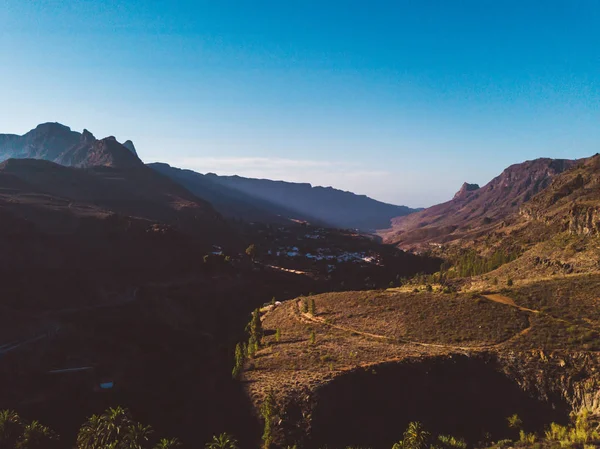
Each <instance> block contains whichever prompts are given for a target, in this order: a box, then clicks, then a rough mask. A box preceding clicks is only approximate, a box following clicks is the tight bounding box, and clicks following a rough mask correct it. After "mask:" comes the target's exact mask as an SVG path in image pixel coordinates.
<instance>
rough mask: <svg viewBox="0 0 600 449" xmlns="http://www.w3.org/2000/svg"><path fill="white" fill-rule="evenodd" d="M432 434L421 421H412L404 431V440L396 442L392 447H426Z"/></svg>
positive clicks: (417, 448)
mask: <svg viewBox="0 0 600 449" xmlns="http://www.w3.org/2000/svg"><path fill="white" fill-rule="evenodd" d="M430 436H431V435H430V433H429V432H427V431H426V430H425V429H424V428H423V425H422V424H421V423H420V422H411V423H410V424H409V425H408V427H407V429H406V431H405V432H404V438H403V439H402V441H399V442H397V443H396V444H394V446H392V449H425V448H426V447H427V441H428V440H429V438H430Z"/></svg>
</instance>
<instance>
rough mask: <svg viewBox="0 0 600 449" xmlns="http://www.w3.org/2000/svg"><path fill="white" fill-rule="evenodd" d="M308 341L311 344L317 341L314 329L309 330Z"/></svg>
mask: <svg viewBox="0 0 600 449" xmlns="http://www.w3.org/2000/svg"><path fill="white" fill-rule="evenodd" d="M309 342H310V344H311V345H314V344H315V343H316V342H317V334H315V331H311V333H310V336H309Z"/></svg>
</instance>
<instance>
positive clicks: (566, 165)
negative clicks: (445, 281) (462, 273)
mask: <svg viewBox="0 0 600 449" xmlns="http://www.w3.org/2000/svg"><path fill="white" fill-rule="evenodd" d="M580 162H581V161H572V160H565V159H547V158H544V159H536V160H533V161H527V162H523V163H521V164H515V165H511V166H510V167H508V168H507V169H506V170H504V171H503V172H502V173H501V174H500V175H499V176H497V177H496V178H494V179H492V180H491V181H490V182H489V183H488V184H486V185H485V186H483V187H481V188H478V186H477V185H475V184H467V183H465V184H464V185H463V186H462V187H461V189H460V190H459V191H458V192H457V193H456V195H455V196H454V198H453V199H452V200H450V201H448V202H446V203H442V204H438V205H436V206H432V207H429V208H427V209H425V210H422V211H420V212H417V213H414V214H411V215H409V216H405V217H398V218H395V219H393V220H392V228H391V229H388V230H384V231H381V232H380V234H381V235H382V236H383V237H384V240H385V241H386V242H388V243H391V244H395V245H398V246H399V247H401V248H404V249H419V250H420V249H426V248H429V247H430V246H431V244H443V243H449V242H456V241H460V240H463V239H464V240H469V239H473V238H477V237H481V236H484V235H486V234H487V233H489V232H490V231H491V230H493V229H495V228H496V227H497V226H498V225H499V224H500V223H501V222H502V220H504V219H505V218H507V217H509V216H510V215H512V214H514V213H517V212H518V211H519V207H520V206H521V205H522V204H523V203H525V202H527V201H529V200H530V199H531V198H532V197H533V196H534V195H536V194H538V193H539V192H541V191H543V190H544V189H545V188H546V187H548V186H549V185H550V183H551V182H552V179H553V178H554V177H555V176H557V175H559V174H561V173H563V172H564V171H566V170H568V169H570V168H572V167H574V166H575V165H577V164H579V163H580Z"/></svg>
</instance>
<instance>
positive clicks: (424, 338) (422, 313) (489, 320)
mask: <svg viewBox="0 0 600 449" xmlns="http://www.w3.org/2000/svg"><path fill="white" fill-rule="evenodd" d="M598 280H599V279H598V276H595V277H593V278H587V277H580V278H577V279H569V280H564V279H563V280H556V281H554V282H548V283H544V284H538V285H536V286H535V288H534V287H521V288H514V289H511V290H509V291H503V292H498V291H496V292H493V291H491V292H490V291H488V292H481V291H475V292H471V293H468V294H466V293H458V294H457V293H442V290H441V288H439V289H438V287H437V286H436V287H434V289H433V291H432V292H425V291H424V290H423V289H420V291H419V292H413V291H412V286H411V287H410V288H401V289H389V290H386V291H383V290H378V291H365V292H343V293H329V294H322V295H316V296H311V297H304V298H297V299H295V300H292V301H288V302H284V303H283V304H281V305H280V306H276V307H270V308H265V309H264V310H263V313H264V316H263V328H264V330H265V335H266V337H265V344H264V346H263V348H262V349H260V350H259V351H258V352H257V354H256V356H255V357H254V358H250V359H248V360H247V361H246V363H245V370H244V373H243V375H242V376H243V377H242V379H243V381H244V384H245V386H246V388H247V390H248V392H249V394H250V396H251V397H252V399H253V402H254V404H255V407H257V408H260V407H261V405H262V404H264V402H265V401H273V402H274V403H275V404H276V406H274V407H273V408H274V409H275V410H277V412H276V413H275V414H274V416H273V417H272V426H273V427H272V435H273V438H274V440H275V441H276V443H277V444H280V445H283V446H285V445H288V444H302V445H303V446H304V447H324V446H329V447H346V446H348V445H360V447H375V448H389V447H392V445H393V444H394V442H395V441H397V440H398V439H400V438H401V436H402V435H401V433H402V429H405V428H406V426H407V425H408V423H409V422H411V421H420V422H422V423H423V424H424V425H425V427H426V428H427V429H428V430H430V431H433V432H435V433H436V434H445V435H448V434H450V435H453V436H455V437H457V438H464V439H465V440H466V441H467V442H468V443H469V446H470V447H481V446H485V442H486V441H487V446H492V444H491V442H492V441H498V440H500V439H505V438H514V436H515V434H514V432H513V431H512V430H511V429H510V428H509V427H508V426H507V424H506V418H507V417H508V416H510V415H512V414H515V413H516V414H518V415H519V416H520V417H521V418H522V419H523V422H524V423H525V430H526V431H527V432H541V433H542V434H543V431H544V429H545V426H547V425H548V424H549V423H550V422H552V421H554V422H559V423H566V422H567V421H568V414H569V412H570V411H575V412H577V411H579V410H580V408H581V407H584V406H588V407H590V411H595V412H597V411H598V409H597V406H595V405H592V404H597V402H596V401H597V398H598V391H597V389H596V388H595V385H597V384H596V382H597V381H598V380H599V379H598V374H597V368H598V367H599V366H600V359H599V358H598V353H597V352H595V351H597V350H598V349H599V348H600V334H599V332H598V325H599V324H600V321H598V320H599V319H600V316H599V315H598V313H597V311H596V307H595V306H594V303H595V301H596V298H597V296H598V295H599V294H600V290H599V289H598V285H600V284H599V283H598ZM540 294H541V295H543V296H540ZM306 302H312V303H313V304H314V306H312V308H313V309H314V312H312V313H311V312H310V311H309V312H306V309H305V306H304V304H305V303H306ZM575 305H576V307H572V306H575ZM309 310H310V309H309ZM540 370H543V372H544V375H543V376H540V375H539V373H541V371H540ZM357 392H360V394H358V393H357ZM490 404H493V407H490ZM592 409H593V410H592ZM517 434H518V432H517ZM517 436H518V435H517Z"/></svg>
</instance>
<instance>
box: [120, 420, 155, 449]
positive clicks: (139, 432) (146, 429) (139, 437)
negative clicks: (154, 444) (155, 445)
mask: <svg viewBox="0 0 600 449" xmlns="http://www.w3.org/2000/svg"><path fill="white" fill-rule="evenodd" d="M152 433H153V430H152V428H151V427H150V426H144V425H143V424H140V423H134V424H132V425H130V426H129V427H128V429H127V432H126V434H125V444H126V447H127V449H143V447H144V445H145V444H146V443H147V442H148V439H149V438H150V435H152Z"/></svg>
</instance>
